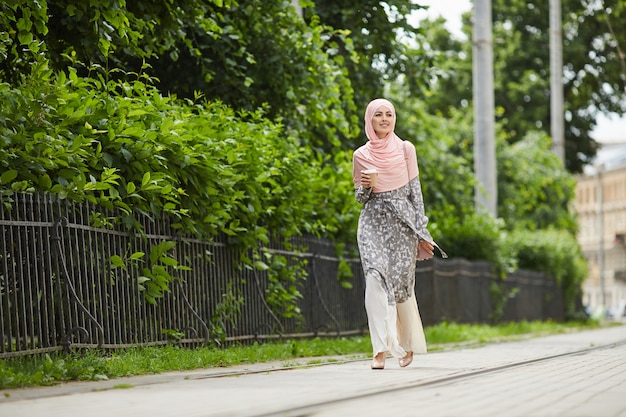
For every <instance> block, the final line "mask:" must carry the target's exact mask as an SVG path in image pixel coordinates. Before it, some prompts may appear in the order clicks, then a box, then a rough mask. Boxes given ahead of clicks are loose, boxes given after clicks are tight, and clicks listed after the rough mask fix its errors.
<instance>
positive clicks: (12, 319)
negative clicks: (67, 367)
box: [0, 194, 563, 357]
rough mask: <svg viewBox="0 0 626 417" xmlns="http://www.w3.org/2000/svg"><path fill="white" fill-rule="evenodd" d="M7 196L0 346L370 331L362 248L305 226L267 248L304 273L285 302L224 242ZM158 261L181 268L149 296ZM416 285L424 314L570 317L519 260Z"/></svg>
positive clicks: (450, 266)
mask: <svg viewBox="0 0 626 417" xmlns="http://www.w3.org/2000/svg"><path fill="white" fill-rule="evenodd" d="M0 206H1V207H0V227H1V233H2V234H1V236H0V357H9V356H17V355H27V354H34V353H42V352H48V351H53V350H60V349H64V348H69V347H70V346H75V347H87V348H89V347H94V348H95V347H103V348H120V347H130V346H146V345H159V344H166V343H172V342H176V343H182V344H185V345H190V346H195V345H201V344H205V343H208V342H217V343H226V344H227V343H231V342H234V341H248V340H266V339H273V338H279V337H307V336H315V335H350V334H359V333H365V332H366V329H367V325H366V316H365V310H364V307H363V293H364V285H363V276H362V271H361V265H360V261H359V259H358V254H356V252H355V248H348V250H347V251H346V250H344V251H343V253H348V255H347V256H348V257H346V258H339V257H338V256H337V255H336V248H335V245H334V244H333V243H332V242H329V241H326V240H322V239H317V238H306V237H302V238H296V239H293V240H291V241H290V242H289V245H288V247H286V246H285V245H280V244H275V243H274V244H270V245H267V247H263V248H261V249H260V252H261V253H262V254H269V255H270V256H272V257H282V258H284V259H285V260H286V262H287V263H288V265H290V266H293V267H295V268H296V269H298V270H300V271H302V272H303V273H304V274H306V279H304V280H299V281H297V282H296V283H293V285H296V286H297V293H295V292H293V291H291V292H289V293H288V294H291V296H292V297H293V296H294V294H296V295H298V294H299V296H298V297H296V298H295V300H292V302H291V304H290V305H291V306H292V308H291V309H290V310H289V311H287V310H285V309H284V308H283V309H282V310H281V307H277V304H273V303H272V302H271V300H272V291H274V290H275V289H276V288H277V287H276V283H275V282H274V283H273V284H270V281H271V280H272V277H271V276H270V275H269V274H268V271H263V270H259V269H252V268H247V267H245V266H244V265H243V264H242V262H241V261H240V259H241V258H240V253H239V252H238V249H237V248H236V247H232V246H230V245H228V244H226V243H225V242H220V241H214V242H205V241H200V240H197V239H193V238H187V237H181V236H178V235H177V234H176V230H175V229H174V228H172V227H171V226H170V225H169V224H168V223H167V221H157V222H154V221H148V220H147V219H146V220H145V221H144V222H143V227H144V232H145V234H143V235H136V234H132V233H128V232H126V231H124V230H123V229H120V228H114V227H107V226H102V227H94V226H93V224H94V218H95V217H94V215H95V213H98V216H97V218H98V221H99V222H100V223H102V221H103V219H105V220H106V219H107V218H110V215H111V213H108V212H107V211H106V210H103V209H102V208H99V207H95V206H93V205H91V204H89V203H81V204H77V203H72V202H68V201H67V200H59V199H57V198H55V197H53V196H50V195H48V194H15V195H12V196H10V197H0ZM163 242H175V243H176V245H175V247H174V248H173V249H172V250H171V251H170V254H169V256H168V257H167V258H168V259H169V260H170V262H165V263H163V264H160V265H159V263H158V262H155V260H156V259H157V258H154V259H152V260H151V259H150V256H151V255H152V254H154V253H155V251H156V250H157V249H158V248H159V247H160V245H162V244H163ZM350 253H352V254H351V255H350ZM114 259H118V260H123V262H121V263H120V262H119V261H115V260H114ZM166 260H167V259H166ZM340 264H341V268H342V271H343V273H344V274H345V269H346V267H347V268H348V269H349V270H350V271H351V273H352V278H351V279H349V280H348V281H344V280H339V279H338V278H337V277H338V270H339V269H340ZM150 265H151V268H152V269H150ZM176 265H182V266H185V267H188V268H178V269H177V268H175V266H176ZM146 268H148V270H146ZM155 268H156V269H155ZM159 270H163V271H165V270H167V271H168V272H167V274H170V275H171V276H174V277H175V278H176V279H174V280H173V281H171V282H169V283H168V284H167V288H165V286H164V285H165V284H161V285H163V287H162V288H160V289H159V288H157V298H156V302H155V303H150V302H148V301H147V297H146V295H147V294H148V295H149V293H150V291H153V290H154V288H152V290H151V289H150V288H148V287H147V285H148V284H149V282H147V281H150V282H151V283H152V285H153V287H154V286H155V282H156V281H154V280H150V279H149V276H150V274H151V273H152V274H153V273H155V272H156V273H158V272H159ZM346 282H347V283H349V284H350V285H346ZM157 287H158V285H157ZM159 290H162V291H163V295H162V296H161V297H159V296H158V292H159ZM416 294H417V298H418V303H419V306H420V311H421V314H422V318H423V320H424V324H425V325H430V324H435V323H437V322H440V321H442V320H449V321H455V322H487V321H489V320H490V319H492V318H493V316H494V314H496V315H499V316H501V317H502V319H504V320H509V321H516V320H544V319H547V318H552V319H555V320H561V319H562V318H563V304H562V296H561V292H560V289H559V287H558V286H557V285H555V283H554V281H553V280H552V279H550V278H549V277H545V276H543V275H542V274H539V273H534V272H528V271H518V272H517V273H515V274H512V275H511V276H509V277H507V279H506V280H505V281H503V282H502V281H500V280H498V279H496V277H495V276H494V275H493V274H492V272H491V266H490V265H489V264H487V263H476V262H467V261H464V260H462V259H452V260H445V261H444V260H440V259H434V260H431V261H426V262H423V263H419V264H418V270H417V284H416ZM153 295H154V293H153ZM274 295H275V294H274ZM148 298H149V297H148ZM504 301H506V302H504ZM502 303H503V304H502ZM500 305H503V306H504V308H503V309H499V306H500Z"/></svg>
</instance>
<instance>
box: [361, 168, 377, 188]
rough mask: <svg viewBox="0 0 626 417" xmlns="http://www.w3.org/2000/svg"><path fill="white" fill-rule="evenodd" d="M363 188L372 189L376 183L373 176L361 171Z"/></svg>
mask: <svg viewBox="0 0 626 417" xmlns="http://www.w3.org/2000/svg"><path fill="white" fill-rule="evenodd" d="M361 186H363V187H365V188H372V187H373V186H374V182H373V181H372V175H370V174H366V173H365V172H364V171H361Z"/></svg>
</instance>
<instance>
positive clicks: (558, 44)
mask: <svg viewBox="0 0 626 417" xmlns="http://www.w3.org/2000/svg"><path fill="white" fill-rule="evenodd" d="M562 28H563V22H562V18H561V0H550V131H551V135H552V152H554V153H555V154H556V156H558V157H559V159H560V160H561V162H563V166H565V133H564V132H565V129H564V120H563V119H564V111H563V34H562V32H563V30H562Z"/></svg>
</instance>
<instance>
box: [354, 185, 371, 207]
mask: <svg viewBox="0 0 626 417" xmlns="http://www.w3.org/2000/svg"><path fill="white" fill-rule="evenodd" d="M371 195H372V189H371V188H365V187H363V186H362V185H361V186H359V188H356V189H355V190H354V198H356V201H357V202H359V203H360V204H365V202H366V201H367V200H369V199H370V196H371Z"/></svg>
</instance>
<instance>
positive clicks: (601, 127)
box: [417, 0, 626, 143]
mask: <svg viewBox="0 0 626 417" xmlns="http://www.w3.org/2000/svg"><path fill="white" fill-rule="evenodd" d="M417 3H419V4H421V5H423V6H429V9H428V11H425V12H420V13H418V14H417V16H418V17H420V18H423V17H426V16H428V17H433V18H434V17H438V16H442V17H443V18H445V19H446V21H447V23H446V27H447V29H448V30H449V31H450V32H451V33H452V34H453V35H456V36H461V37H462V36H464V35H463V34H462V32H461V15H462V14H463V13H464V12H466V11H469V10H471V9H472V3H471V1H470V0H418V1H417ZM597 122H598V126H597V127H596V128H595V129H594V130H593V131H592V132H591V137H593V138H594V139H595V140H597V141H598V142H601V143H616V142H623V143H626V117H623V118H621V119H620V118H618V117H617V116H613V117H606V116H599V117H598V120H597Z"/></svg>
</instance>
